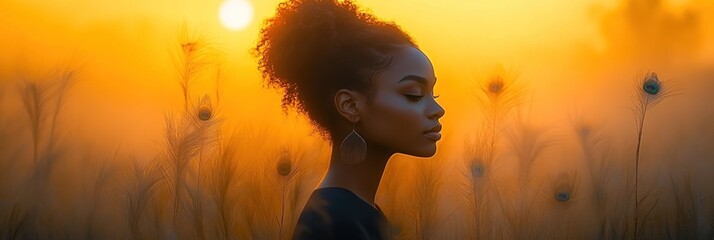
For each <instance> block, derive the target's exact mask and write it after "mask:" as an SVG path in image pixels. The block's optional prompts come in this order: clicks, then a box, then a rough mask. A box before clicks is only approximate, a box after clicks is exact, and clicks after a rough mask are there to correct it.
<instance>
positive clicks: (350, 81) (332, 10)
mask: <svg viewBox="0 0 714 240" xmlns="http://www.w3.org/2000/svg"><path fill="white" fill-rule="evenodd" d="M405 45H406V46H412V47H417V46H416V44H415V43H414V41H413V40H412V38H411V37H410V36H409V35H408V34H407V33H405V32H404V31H402V30H401V29H400V28H399V26H397V25H396V24H394V23H391V22H384V21H381V20H379V19H377V18H376V17H375V16H373V15H372V14H370V13H366V12H363V11H361V10H360V9H359V7H358V6H357V5H356V4H354V3H353V2H351V1H337V0H288V1H285V2H282V3H280V5H278V7H277V13H276V14H275V16H273V17H271V18H269V19H267V20H266V21H265V22H264V25H263V28H262V29H261V31H260V36H259V40H258V44H257V46H256V47H255V49H254V50H255V54H256V55H257V57H258V58H259V62H258V67H259V69H260V71H261V73H262V76H263V80H264V81H265V82H264V83H267V85H268V86H269V87H273V88H278V89H281V90H283V92H284V93H283V94H284V95H283V98H282V107H283V110H285V109H286V108H287V107H295V108H296V109H297V110H298V112H300V113H302V114H306V115H307V116H308V117H309V119H310V121H311V122H312V123H313V124H314V125H316V126H317V127H318V130H319V132H320V133H321V134H322V135H323V137H327V136H328V135H326V134H329V136H330V137H331V135H332V134H331V133H333V131H334V130H335V127H336V123H337V122H338V121H339V114H338V113H337V110H336V108H335V107H334V106H333V98H334V94H335V93H336V92H337V91H338V90H339V89H350V90H355V91H360V92H363V93H368V92H370V86H371V78H372V75H373V74H374V73H375V72H376V71H377V70H379V69H380V68H384V67H386V65H388V64H389V60H390V57H389V54H390V53H392V52H394V51H395V50H397V49H399V47H402V46H405Z"/></svg>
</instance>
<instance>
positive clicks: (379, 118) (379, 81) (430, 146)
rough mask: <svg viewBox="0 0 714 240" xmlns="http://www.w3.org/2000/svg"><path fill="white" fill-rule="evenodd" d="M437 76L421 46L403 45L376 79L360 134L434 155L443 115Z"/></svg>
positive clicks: (399, 148) (400, 150)
mask: <svg viewBox="0 0 714 240" xmlns="http://www.w3.org/2000/svg"><path fill="white" fill-rule="evenodd" d="M435 84H436V76H435V75H434V68H433V66H432V65H431V61H429V59H428V58H427V57H426V55H424V53H422V52H421V51H420V50H418V49H416V48H414V47H404V48H403V49H401V50H400V51H398V52H396V53H395V54H394V56H393V58H392V61H391V63H390V64H389V66H388V67H387V68H385V69H382V70H381V71H379V72H378V73H377V74H376V75H375V76H374V79H373V85H372V87H373V88H374V89H373V90H374V91H375V92H374V95H373V99H372V102H371V103H368V104H366V106H365V108H364V110H365V111H362V112H361V114H360V117H361V128H362V129H361V131H360V134H362V135H363V137H364V138H365V139H366V140H367V142H369V143H370V144H374V145H377V146H379V147H384V148H387V149H389V150H392V151H394V152H397V153H403V154H408V155H413V156H418V157H431V156H433V155H434V153H436V141H438V140H439V139H440V138H441V133H439V132H440V131H441V125H440V124H439V118H441V117H442V116H443V115H444V112H445V111H444V108H442V107H441V106H440V105H439V104H438V103H437V102H436V100H435V98H434V85H435Z"/></svg>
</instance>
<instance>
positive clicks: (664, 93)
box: [631, 72, 674, 239]
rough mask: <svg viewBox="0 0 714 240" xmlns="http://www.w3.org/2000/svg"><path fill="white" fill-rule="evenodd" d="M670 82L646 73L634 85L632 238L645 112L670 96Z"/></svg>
mask: <svg viewBox="0 0 714 240" xmlns="http://www.w3.org/2000/svg"><path fill="white" fill-rule="evenodd" d="M671 84H672V83H670V82H662V81H660V80H659V77H657V74H656V73H654V72H648V73H647V74H645V76H644V77H642V78H641V79H640V80H639V81H637V84H636V85H635V92H636V94H635V96H636V97H635V99H636V103H635V108H634V109H631V110H632V111H633V113H634V114H635V123H636V125H637V147H636V149H635V200H634V202H635V209H634V210H635V214H634V222H635V223H634V226H635V230H634V238H635V239H638V237H637V236H638V232H639V225H640V222H639V221H638V218H639V209H640V207H639V201H640V200H639V172H640V171H639V166H640V154H641V153H640V150H641V149H640V147H641V145H642V135H643V130H644V125H645V119H646V118H645V117H646V116H647V111H648V110H650V109H652V108H653V107H654V106H656V105H657V104H658V103H660V102H662V100H664V99H665V98H667V97H669V96H671V95H672V94H673V93H674V92H673V90H672V88H671Z"/></svg>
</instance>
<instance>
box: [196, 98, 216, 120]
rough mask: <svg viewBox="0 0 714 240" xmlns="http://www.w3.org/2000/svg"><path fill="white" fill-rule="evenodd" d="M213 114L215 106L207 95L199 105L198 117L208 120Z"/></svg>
mask: <svg viewBox="0 0 714 240" xmlns="http://www.w3.org/2000/svg"><path fill="white" fill-rule="evenodd" d="M212 116H213V107H212V106H211V99H210V97H208V95H205V96H203V98H202V99H201V104H200V106H199V107H198V119H201V121H208V120H210V119H211V117H212Z"/></svg>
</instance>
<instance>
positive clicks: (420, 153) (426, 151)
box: [406, 144, 436, 158]
mask: <svg viewBox="0 0 714 240" xmlns="http://www.w3.org/2000/svg"><path fill="white" fill-rule="evenodd" d="M406 154H408V155H412V156H415V157H423V158H428V157H433V156H434V154H436V144H432V145H431V146H428V147H424V148H421V149H416V150H415V151H410V152H407V153H406Z"/></svg>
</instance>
